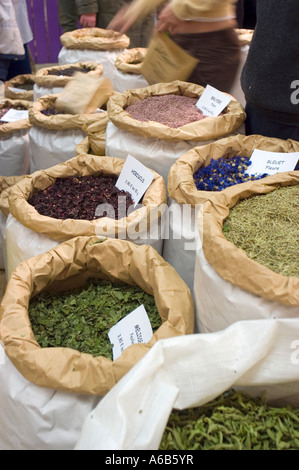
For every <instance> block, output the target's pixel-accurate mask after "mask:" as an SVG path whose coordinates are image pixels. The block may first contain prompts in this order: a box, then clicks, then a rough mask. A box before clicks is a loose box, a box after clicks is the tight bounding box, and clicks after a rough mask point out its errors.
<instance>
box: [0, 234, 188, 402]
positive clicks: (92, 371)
mask: <svg viewBox="0 0 299 470" xmlns="http://www.w3.org/2000/svg"><path fill="white" fill-rule="evenodd" d="M95 241H97V238H96V237H91V238H90V237H78V238H74V239H72V240H70V241H68V242H65V243H63V244H61V245H59V246H58V247H57V248H55V249H53V250H50V251H49V252H47V253H45V254H43V255H40V256H38V257H35V258H32V259H30V260H29V261H27V262H24V263H22V264H20V265H19V266H18V267H17V269H16V270H15V272H14V273H13V275H12V276H11V278H10V280H9V283H8V285H7V290H6V294H5V297H4V299H3V302H2V304H1V310H0V317H1V324H0V328H1V329H0V338H1V340H2V341H3V344H4V348H5V352H6V354H7V355H8V357H9V358H10V360H11V361H12V362H13V364H14V365H15V367H16V368H17V369H18V370H19V371H20V372H21V374H22V375H23V376H24V377H25V378H26V379H27V380H29V381H31V382H33V383H35V384H36V385H39V386H41V387H48V388H53V389H57V390H62V391H68V392H76V393H86V394H93V395H104V394H106V393H107V392H108V391H109V390H110V389H111V388H112V387H113V386H114V385H115V383H116V382H118V380H119V379H120V378H121V377H122V376H123V375H125V374H126V372H128V370H129V369H130V368H131V367H132V366H133V365H134V364H136V363H137V362H138V361H139V360H140V359H141V358H142V357H143V356H144V355H145V354H146V352H147V351H149V349H150V348H151V347H152V346H153V344H155V342H156V341H158V340H159V339H162V338H168V337H173V336H177V335H185V334H190V333H192V332H193V322H194V310H193V302H192V300H191V297H190V292H189V290H188V289H187V287H186V285H185V284H184V282H183V281H182V280H181V278H180V277H179V276H178V274H177V273H176V272H175V270H174V269H173V268H172V267H171V266H170V265H168V264H167V263H165V261H164V260H163V258H162V257H160V256H159V255H158V253H157V252H156V251H155V250H154V249H153V248H152V247H149V246H141V247H138V246H136V245H134V244H133V243H130V242H127V241H124V240H111V239H107V240H105V241H104V242H102V243H94V242H95ZM88 277H98V278H101V279H107V280H110V281H112V282H124V283H126V284H129V285H132V286H139V287H140V288H141V289H143V290H144V291H146V292H147V293H149V294H151V295H153V296H154V297H155V301H156V305H157V307H158V309H159V313H160V315H161V318H162V321H163V324H162V325H161V327H160V328H159V329H158V330H157V331H156V332H155V334H154V335H153V337H152V339H151V340H150V342H149V343H147V344H133V345H132V346H130V347H129V348H127V349H126V350H125V351H124V352H123V354H122V355H121V356H120V357H119V358H118V359H116V360H115V361H111V360H109V359H106V358H104V357H101V356H100V357H96V358H95V357H93V356H92V355H90V354H85V353H84V354H83V353H80V352H78V351H75V350H73V349H70V348H58V347H57V348H41V347H40V346H39V345H38V343H37V342H36V340H35V338H34V335H33V332H32V329H31V326H30V322H29V319H28V313H27V312H28V303H29V300H30V298H31V297H32V296H35V295H37V294H38V293H39V292H42V291H44V290H54V291H57V290H59V291H61V290H66V289H69V288H73V287H77V286H80V285H83V284H84V282H85V281H86V279H87V278H88ZM99 314H100V313H99Z"/></svg>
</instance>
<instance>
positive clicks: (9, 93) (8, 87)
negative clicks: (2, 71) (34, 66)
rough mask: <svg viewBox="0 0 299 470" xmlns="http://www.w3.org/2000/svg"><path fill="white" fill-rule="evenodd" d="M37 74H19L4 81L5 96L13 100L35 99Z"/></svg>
mask: <svg viewBox="0 0 299 470" xmlns="http://www.w3.org/2000/svg"><path fill="white" fill-rule="evenodd" d="M34 84H35V74H24V75H17V76H16V77H13V78H11V79H10V80H7V81H6V82H4V93H5V97H6V98H9V99H11V100H25V101H33V95H34V93H33V87H34Z"/></svg>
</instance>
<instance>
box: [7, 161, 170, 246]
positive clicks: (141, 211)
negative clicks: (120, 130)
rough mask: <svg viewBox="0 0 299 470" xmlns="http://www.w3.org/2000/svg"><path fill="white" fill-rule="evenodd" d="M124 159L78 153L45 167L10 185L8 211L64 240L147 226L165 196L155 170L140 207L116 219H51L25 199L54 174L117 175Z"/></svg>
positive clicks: (42, 186) (121, 231)
mask: <svg viewBox="0 0 299 470" xmlns="http://www.w3.org/2000/svg"><path fill="white" fill-rule="evenodd" d="M124 163H125V161H124V160H123V159H118V158H113V157H99V156H92V155H87V154H81V155H78V156H77V157H74V158H72V159H71V160H68V161H67V162H64V163H61V164H59V165H55V166H53V167H51V168H48V169H47V170H41V171H38V172H35V173H34V174H33V175H32V176H31V177H29V178H25V179H24V180H23V181H21V182H20V183H18V184H16V185H14V187H13V188H11V191H10V194H9V209H10V213H11V214H12V215H13V216H14V217H15V218H16V219H17V220H18V221H20V222H21V223H22V224H23V225H24V226H26V227H28V228H30V229H31V230H33V231H35V232H37V233H40V234H44V235H47V236H48V237H50V238H52V239H54V240H57V241H65V240H67V239H70V238H73V237H76V236H81V235H83V236H85V235H86V236H87V235H88V236H93V235H99V234H101V235H103V236H112V234H115V235H116V236H117V235H120V234H122V235H123V234H124V232H126V231H128V232H130V230H132V228H133V227H135V226H136V225H138V224H140V225H142V226H146V227H149V224H150V222H153V221H154V218H153V216H154V214H155V213H156V207H157V206H159V205H163V204H165V203H166V200H167V199H166V188H165V185H164V181H163V179H162V177H161V176H160V175H158V174H157V173H156V172H154V171H153V173H154V179H153V181H152V183H151V185H150V186H149V188H148V190H147V191H146V193H145V194H144V197H143V200H142V207H139V208H138V209H137V210H135V211H134V212H131V213H130V214H129V215H128V216H127V217H125V218H123V219H119V220H114V219H110V218H109V217H103V218H101V219H96V220H93V221H89V220H73V219H65V220H62V219H54V218H51V217H46V216H42V215H40V214H38V212H37V211H36V209H35V208H34V207H33V206H31V205H30V204H28V202H27V199H28V197H29V196H30V195H31V194H32V193H33V191H37V190H42V189H45V188H47V187H48V186H50V185H51V184H53V183H54V182H55V180H56V178H65V177H68V176H72V175H80V176H87V175H91V174H101V175H109V176H111V175H115V176H118V175H119V174H120V172H121V170H122V168H123V165H124Z"/></svg>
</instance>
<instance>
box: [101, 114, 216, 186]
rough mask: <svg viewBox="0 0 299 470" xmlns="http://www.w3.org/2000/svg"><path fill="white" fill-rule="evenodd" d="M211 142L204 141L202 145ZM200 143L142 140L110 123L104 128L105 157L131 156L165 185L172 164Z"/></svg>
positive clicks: (154, 139)
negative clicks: (150, 170) (158, 176)
mask: <svg viewBox="0 0 299 470" xmlns="http://www.w3.org/2000/svg"><path fill="white" fill-rule="evenodd" d="M209 142H211V141H204V142H203V143H202V145H204V144H208V143H209ZM200 144H201V143H200V142H192V141H177V142H168V141H164V140H161V139H156V138H147V139H145V138H143V137H140V136H138V135H135V134H132V133H131V132H129V131H126V130H123V129H119V128H117V127H116V126H115V125H114V124H113V123H112V122H111V121H109V122H108V124H107V128H106V152H105V153H106V155H111V156H113V157H118V158H127V156H128V155H132V156H133V157H134V158H136V159H137V160H139V161H140V162H141V163H142V164H143V165H145V166H147V167H148V168H151V169H152V170H155V171H156V172H157V173H159V175H161V176H162V177H163V178H164V181H165V183H167V177H168V172H169V169H170V167H171V166H172V164H173V163H174V162H175V161H176V160H177V158H179V157H180V156H181V155H183V154H184V153H186V152H188V150H190V149H191V148H193V147H198V146H199V145H200Z"/></svg>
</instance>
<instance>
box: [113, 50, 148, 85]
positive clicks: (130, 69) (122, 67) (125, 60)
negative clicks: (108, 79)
mask: <svg viewBox="0 0 299 470" xmlns="http://www.w3.org/2000/svg"><path fill="white" fill-rule="evenodd" d="M146 52H147V49H146V48H145V47H136V48H134V49H128V50H126V51H124V52H122V53H121V54H119V56H117V58H116V61H115V67H114V71H113V77H112V84H113V88H114V90H115V91H118V92H120V93H123V92H124V91H127V90H130V89H132V88H144V87H146V86H148V85H149V84H148V82H147V81H146V79H145V78H144V77H143V76H142V73H141V67H142V64H143V61H144V58H145V55H146Z"/></svg>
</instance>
